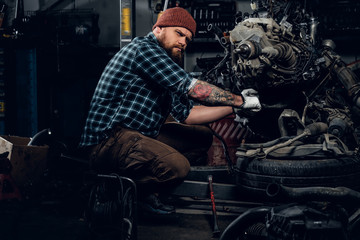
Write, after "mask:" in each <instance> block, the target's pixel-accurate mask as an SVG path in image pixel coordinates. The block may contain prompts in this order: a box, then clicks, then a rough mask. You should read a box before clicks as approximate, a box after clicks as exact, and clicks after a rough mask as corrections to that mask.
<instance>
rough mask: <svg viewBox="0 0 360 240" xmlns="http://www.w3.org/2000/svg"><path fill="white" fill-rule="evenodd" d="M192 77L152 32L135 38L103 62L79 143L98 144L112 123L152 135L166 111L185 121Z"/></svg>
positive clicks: (85, 144)
mask: <svg viewBox="0 0 360 240" xmlns="http://www.w3.org/2000/svg"><path fill="white" fill-rule="evenodd" d="M192 81H193V78H192V77H191V75H190V74H188V73H187V72H185V71H184V70H183V69H182V68H181V67H180V66H179V65H177V64H176V63H175V62H174V61H173V60H172V59H171V58H170V57H169V56H168V55H167V53H166V51H165V50H164V49H163V48H162V47H161V46H160V45H159V43H158V41H157V39H156V37H155V36H154V34H153V33H152V32H150V33H149V34H148V35H147V36H145V37H137V38H135V39H134V40H133V41H132V42H131V43H129V44H128V45H126V46H125V47H123V48H122V49H121V50H120V51H119V52H118V53H117V54H115V56H114V57H113V58H112V59H111V60H110V61H109V63H108V65H107V66H106V67H105V70H104V72H103V73H102V75H101V78H100V80H99V82H98V85H97V87H96V89H95V93H94V96H93V98H92V100H91V104H90V110H89V114H88V117H87V120H86V124H85V128H84V132H83V134H82V137H81V141H80V146H90V145H94V144H98V143H100V141H101V140H103V139H104V138H106V137H107V136H106V134H105V133H106V132H107V131H108V130H110V129H112V128H113V127H115V126H117V125H120V126H122V127H125V128H129V129H134V130H137V131H139V132H140V133H142V134H144V135H146V136H150V137H155V136H157V135H158V133H159V129H160V127H161V125H162V124H163V123H164V121H165V119H166V117H167V116H168V115H169V113H171V115H172V116H173V118H175V119H176V120H177V121H179V122H182V121H184V120H185V119H186V118H187V117H188V115H189V113H190V110H191V108H192V107H193V102H192V101H191V100H190V99H188V96H187V92H188V88H189V86H190V84H191V82H192Z"/></svg>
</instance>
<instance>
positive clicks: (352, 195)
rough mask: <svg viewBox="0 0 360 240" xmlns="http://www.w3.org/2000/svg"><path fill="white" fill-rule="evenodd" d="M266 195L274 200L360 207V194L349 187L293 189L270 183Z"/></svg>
mask: <svg viewBox="0 0 360 240" xmlns="http://www.w3.org/2000/svg"><path fill="white" fill-rule="evenodd" d="M266 194H267V195H268V196H269V197H272V198H279V199H284V198H289V199H295V200H300V201H326V202H335V203H340V204H345V205H347V206H348V205H352V206H360V193H359V192H358V191H355V190H352V189H350V188H347V187H335V188H332V187H300V188H292V187H287V186H283V185H279V184H276V183H270V184H269V185H268V186H267V188H266Z"/></svg>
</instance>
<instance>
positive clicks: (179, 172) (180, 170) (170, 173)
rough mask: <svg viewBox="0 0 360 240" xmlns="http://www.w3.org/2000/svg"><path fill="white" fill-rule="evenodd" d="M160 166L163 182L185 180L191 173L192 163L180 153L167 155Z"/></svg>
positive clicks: (160, 176)
mask: <svg viewBox="0 0 360 240" xmlns="http://www.w3.org/2000/svg"><path fill="white" fill-rule="evenodd" d="M160 162H161V163H160V164H159V166H158V167H159V171H160V172H162V173H160V174H159V178H161V179H162V180H172V179H184V178H186V176H187V175H188V173H189V171H190V163H189V161H188V160H187V158H186V157H185V156H183V155H182V154H180V153H178V152H174V153H172V154H169V155H167V156H166V157H165V158H164V159H161V161H160Z"/></svg>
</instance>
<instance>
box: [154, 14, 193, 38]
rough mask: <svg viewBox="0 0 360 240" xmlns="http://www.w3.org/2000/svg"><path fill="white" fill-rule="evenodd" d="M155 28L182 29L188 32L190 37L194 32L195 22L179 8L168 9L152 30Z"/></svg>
mask: <svg viewBox="0 0 360 240" xmlns="http://www.w3.org/2000/svg"><path fill="white" fill-rule="evenodd" d="M156 27H183V28H186V29H187V30H189V31H190V32H191V33H192V35H193V36H194V35H195V32H196V22H195V20H194V18H193V17H192V16H191V14H190V13H189V12H188V11H186V10H185V9H184V8H181V7H174V8H168V9H167V10H165V12H164V13H163V14H162V15H161V16H160V17H159V19H158V20H157V22H156V23H155V25H154V26H153V28H152V29H153V30H154V28H156Z"/></svg>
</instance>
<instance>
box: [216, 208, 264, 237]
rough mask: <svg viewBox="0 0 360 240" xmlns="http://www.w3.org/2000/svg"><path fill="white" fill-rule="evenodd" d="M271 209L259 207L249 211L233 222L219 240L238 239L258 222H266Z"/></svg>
mask: <svg viewBox="0 0 360 240" xmlns="http://www.w3.org/2000/svg"><path fill="white" fill-rule="evenodd" d="M270 209H271V207H266V206H262V207H257V208H252V209H249V210H247V211H246V212H244V213H242V214H241V215H240V216H239V217H237V218H236V219H235V220H234V221H232V222H231V223H230V224H229V225H228V226H227V227H226V229H225V230H224V232H223V233H222V234H221V236H220V238H219V240H232V239H234V240H235V239H238V237H239V236H240V234H243V233H244V231H245V230H246V229H247V228H248V227H249V226H251V225H252V224H255V223H258V222H264V221H265V216H266V214H267V213H268V212H269V211H270Z"/></svg>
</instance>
